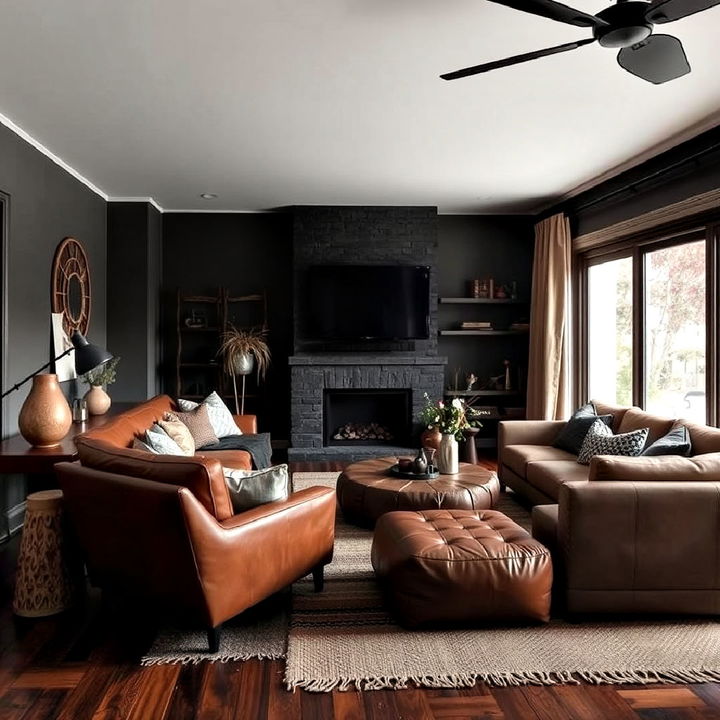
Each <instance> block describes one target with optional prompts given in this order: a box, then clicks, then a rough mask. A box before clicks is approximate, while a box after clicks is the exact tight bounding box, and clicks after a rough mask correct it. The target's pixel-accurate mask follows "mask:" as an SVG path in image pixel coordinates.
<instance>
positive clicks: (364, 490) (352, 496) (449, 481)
mask: <svg viewBox="0 0 720 720" xmlns="http://www.w3.org/2000/svg"><path fill="white" fill-rule="evenodd" d="M395 462H396V458H373V459H372V460H361V461H360V462H356V463H353V464H352V465H348V467H347V468H346V469H345V470H344V472H343V473H342V474H341V475H340V477H339V478H338V482H337V497H338V503H339V504H340V509H341V510H342V512H343V515H344V516H345V519H346V520H347V521H348V522H351V523H353V524H354V525H362V526H366V527H372V526H373V525H374V524H375V521H376V520H377V519H378V518H379V517H380V516H381V515H384V514H385V513H387V512H392V511H393V510H490V509H492V508H493V507H494V505H495V502H496V501H497V498H498V496H499V494H500V483H499V481H498V478H497V475H496V474H495V473H494V472H492V471H491V470H487V469H485V468H483V467H480V466H479V465H471V464H469V463H460V468H459V472H458V473H456V474H455V475H440V476H439V477H437V478H435V479H434V480H403V479H400V478H396V477H393V476H392V475H390V473H389V470H390V467H391V466H392V465H394V464H395Z"/></svg>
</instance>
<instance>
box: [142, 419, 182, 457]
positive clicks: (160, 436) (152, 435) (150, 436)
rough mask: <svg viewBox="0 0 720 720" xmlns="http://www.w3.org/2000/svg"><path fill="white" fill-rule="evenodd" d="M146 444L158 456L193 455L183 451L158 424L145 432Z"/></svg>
mask: <svg viewBox="0 0 720 720" xmlns="http://www.w3.org/2000/svg"><path fill="white" fill-rule="evenodd" d="M145 444H146V445H148V446H149V447H151V448H152V450H153V451H154V452H155V453H157V454H158V455H192V453H188V452H186V451H185V450H183V449H182V448H181V447H180V446H179V445H178V444H177V443H176V442H175V441H174V440H173V439H172V438H171V437H170V436H169V435H168V434H167V433H166V432H165V431H164V430H163V429H162V428H161V427H160V426H159V425H158V424H157V423H154V424H153V426H152V427H151V428H148V429H147V430H146V431H145Z"/></svg>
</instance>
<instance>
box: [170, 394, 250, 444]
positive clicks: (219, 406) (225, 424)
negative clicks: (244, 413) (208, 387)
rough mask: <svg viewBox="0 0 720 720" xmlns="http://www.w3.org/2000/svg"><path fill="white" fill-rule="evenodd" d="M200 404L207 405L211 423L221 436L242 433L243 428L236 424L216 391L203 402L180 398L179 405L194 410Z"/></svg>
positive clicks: (187, 409)
mask: <svg viewBox="0 0 720 720" xmlns="http://www.w3.org/2000/svg"><path fill="white" fill-rule="evenodd" d="M198 404H200V405H206V406H207V409H208V417H209V418H210V424H211V425H212V427H213V430H214V431H215V434H216V435H217V436H218V437H219V438H223V437H228V436H229V435H242V430H240V428H239V427H238V426H237V425H236V424H235V421H234V420H233V416H232V413H231V412H230V410H228V406H227V405H226V404H225V403H224V402H223V400H222V398H221V397H220V396H219V395H218V394H217V393H216V392H214V391H213V392H211V393H210V394H209V395H208V396H207V397H206V398H205V399H204V400H203V401H202V403H196V402H193V401H192V400H183V399H182V398H180V399H178V407H179V408H180V409H181V410H182V411H183V412H189V411H190V410H194V409H195V408H196V407H197V406H198Z"/></svg>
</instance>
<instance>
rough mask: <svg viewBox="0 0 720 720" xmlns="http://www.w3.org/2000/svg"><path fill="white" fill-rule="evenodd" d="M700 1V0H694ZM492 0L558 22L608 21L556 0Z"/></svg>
mask: <svg viewBox="0 0 720 720" xmlns="http://www.w3.org/2000/svg"><path fill="white" fill-rule="evenodd" d="M692 1H693V2H699V0H692ZM490 2H494V3H498V4H499V5H505V6H506V7H510V8H513V9H514V10H521V11H522V12H526V13H532V14H533V15H540V16H541V17H546V18H550V20H557V21H558V22H564V23H569V24H570V25H577V26H578V27H598V28H599V27H605V26H606V25H607V23H606V22H605V21H604V20H601V19H600V18H599V17H595V15H590V14H588V13H586V12H583V11H582V10H575V8H571V7H568V6H567V5H563V4H562V3H559V2H555V0H490Z"/></svg>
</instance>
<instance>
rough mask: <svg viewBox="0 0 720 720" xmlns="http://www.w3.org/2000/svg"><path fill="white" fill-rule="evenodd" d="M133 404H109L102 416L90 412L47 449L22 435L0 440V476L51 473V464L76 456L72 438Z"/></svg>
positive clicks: (75, 458)
mask: <svg viewBox="0 0 720 720" xmlns="http://www.w3.org/2000/svg"><path fill="white" fill-rule="evenodd" d="M134 404H135V403H113V404H112V406H111V408H110V410H109V411H108V412H107V413H105V415H91V416H90V418H89V420H88V421H87V422H84V423H73V424H72V426H71V427H70V431H69V432H68V434H67V435H66V436H65V437H64V438H63V439H62V441H61V442H60V444H59V445H56V446H55V447H51V448H34V447H31V446H30V444H29V443H28V442H27V440H25V438H23V437H22V435H11V436H10V437H8V438H5V439H4V440H1V441H0V475H11V474H16V473H23V474H27V475H51V474H52V473H53V465H55V463H59V462H66V461H67V462H73V461H74V460H77V459H78V453H77V448H76V447H75V438H76V437H77V436H78V435H80V434H82V433H84V432H86V431H87V430H90V429H91V428H96V427H99V426H100V425H104V424H105V423H106V422H108V420H111V419H112V418H113V416H114V415H117V414H118V413H121V412H123V411H125V410H128V409H129V408H131V407H133V405H134Z"/></svg>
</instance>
